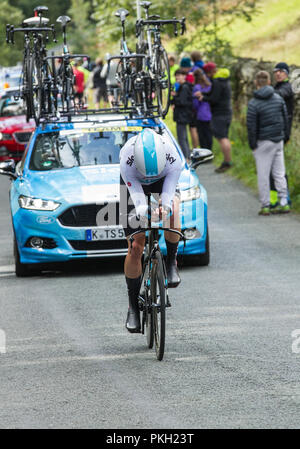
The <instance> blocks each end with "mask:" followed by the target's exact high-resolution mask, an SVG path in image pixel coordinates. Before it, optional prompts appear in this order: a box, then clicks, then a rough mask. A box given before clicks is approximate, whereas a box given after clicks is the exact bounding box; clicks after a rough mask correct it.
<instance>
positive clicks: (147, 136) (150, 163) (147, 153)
mask: <svg viewBox="0 0 300 449" xmlns="http://www.w3.org/2000/svg"><path fill="white" fill-rule="evenodd" d="M141 137H142V142H143V150H144V160H145V169H146V176H157V175H158V168H157V155H156V150H155V141H154V137H153V134H152V133H151V132H149V131H148V130H147V129H145V130H144V131H142V133H141Z"/></svg>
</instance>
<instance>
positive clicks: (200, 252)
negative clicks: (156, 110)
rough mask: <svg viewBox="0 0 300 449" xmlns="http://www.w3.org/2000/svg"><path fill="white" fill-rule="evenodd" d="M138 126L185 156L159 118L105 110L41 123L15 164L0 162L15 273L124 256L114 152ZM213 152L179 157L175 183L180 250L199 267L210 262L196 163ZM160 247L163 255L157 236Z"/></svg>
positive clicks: (204, 198) (204, 199)
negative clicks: (150, 130) (5, 177)
mask: <svg viewBox="0 0 300 449" xmlns="http://www.w3.org/2000/svg"><path fill="white" fill-rule="evenodd" d="M144 127H151V128H153V129H155V130H156V131H157V132H160V133H162V134H163V135H165V136H166V137H167V139H168V140H169V142H170V145H174V146H175V147H176V149H177V152H178V156H179V157H180V158H181V159H182V160H184V161H185V159H184V156H183V154H182V152H181V149H180V148H179V146H178V143H177V141H176V140H175V138H174V137H173V135H172V133H171V132H170V130H169V129H168V127H167V126H166V124H165V123H164V122H163V121H161V120H159V119H153V118H149V119H129V118H126V117H125V116H124V115H121V114H116V113H114V114H109V113H105V114H99V115H98V114H97V115H96V114H95V115H86V116H74V117H72V119H70V120H69V121H63V120H61V121H58V122H54V123H46V124H42V125H40V126H39V127H37V128H36V129H35V131H34V132H33V133H32V136H31V139H30V141H29V143H28V145H27V148H26V151H25V153H24V156H23V159H22V160H21V161H20V162H19V163H18V164H17V165H16V166H15V165H14V161H13V160H8V161H5V162H1V163H0V173H1V174H5V175H8V176H10V177H11V178H12V183H11V189H10V207H11V214H12V223H13V231H14V253H15V268H16V275H17V276H27V275H30V274H33V273H37V272H40V271H41V269H42V267H45V265H44V264H47V267H49V265H48V264H49V263H51V262H55V263H57V262H67V261H72V260H73V261H74V260H81V259H87V258H104V257H120V256H125V255H126V254H127V247H128V245H127V241H126V238H125V236H124V231H123V228H122V226H121V219H120V216H121V211H120V208H119V197H120V192H119V189H120V170H119V152H120V149H121V148H122V146H123V145H124V143H125V142H126V141H127V140H128V139H129V138H130V137H132V136H133V135H134V134H136V133H138V132H140V131H141V130H142V129H143V128H144ZM203 151H204V153H203ZM212 157H213V156H212V153H211V152H210V151H209V150H198V152H197V151H196V152H194V154H193V156H192V163H191V164H190V165H188V164H187V163H186V161H185V164H184V168H183V170H182V174H181V177H180V180H179V187H180V192H181V220H182V232H183V234H184V235H185V237H186V245H185V247H184V245H183V242H181V243H180V246H179V254H181V255H183V259H184V260H192V261H193V262H194V263H196V264H199V265H207V264H208V263H209V237H208V225H207V194H206V190H205V189H204V187H203V186H202V185H201V184H200V182H199V179H198V176H197V174H196V172H195V168H196V167H197V166H198V165H199V164H200V163H202V162H205V161H207V160H209V159H212ZM112 217H113V219H112ZM100 219H101V220H100ZM99 220H100V221H99ZM100 222H101V223H100ZM99 223H100V224H99ZM160 245H161V248H162V251H163V253H164V254H165V253H166V246H165V242H164V237H163V234H162V235H161V241H160Z"/></svg>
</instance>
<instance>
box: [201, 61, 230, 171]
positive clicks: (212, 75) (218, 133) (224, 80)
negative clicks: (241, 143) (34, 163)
mask: <svg viewBox="0 0 300 449" xmlns="http://www.w3.org/2000/svg"><path fill="white" fill-rule="evenodd" d="M203 70H204V72H205V74H206V76H207V77H208V78H209V79H210V80H211V83H212V88H211V91H210V92H209V93H204V94H201V93H200V92H197V93H196V96H197V98H198V100H199V101H207V102H208V103H209V104H210V107H211V112H212V120H211V130H212V134H213V136H214V137H215V138H216V139H217V140H218V142H219V144H220V147H221V150H222V153H223V156H224V161H223V162H222V164H221V165H220V167H218V168H217V169H216V170H215V171H216V173H223V172H225V171H226V170H228V169H229V168H230V167H231V166H232V162H231V143H230V140H229V138H228V137H229V127H230V124H231V120H232V108H231V85H230V79H229V76H230V72H229V70H228V69H217V66H216V64H215V63H214V62H208V63H207V64H205V65H204V67H203Z"/></svg>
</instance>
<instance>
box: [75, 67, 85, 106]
mask: <svg viewBox="0 0 300 449" xmlns="http://www.w3.org/2000/svg"><path fill="white" fill-rule="evenodd" d="M78 66H79V62H78V61H75V62H74V64H73V73H74V77H75V83H74V90H75V95H74V98H75V101H76V102H77V103H79V104H81V103H82V100H83V92H84V74H83V72H82V71H81V70H78Z"/></svg>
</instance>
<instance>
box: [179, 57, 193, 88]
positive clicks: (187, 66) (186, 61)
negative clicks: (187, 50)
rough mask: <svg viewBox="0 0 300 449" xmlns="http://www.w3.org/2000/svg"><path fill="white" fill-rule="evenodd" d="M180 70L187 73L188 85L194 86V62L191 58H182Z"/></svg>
mask: <svg viewBox="0 0 300 449" xmlns="http://www.w3.org/2000/svg"><path fill="white" fill-rule="evenodd" d="M180 68H181V69H183V70H184V71H185V73H186V81H187V82H188V83H191V84H194V76H193V73H192V61H191V58H187V57H185V58H182V59H181V61H180Z"/></svg>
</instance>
